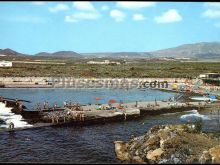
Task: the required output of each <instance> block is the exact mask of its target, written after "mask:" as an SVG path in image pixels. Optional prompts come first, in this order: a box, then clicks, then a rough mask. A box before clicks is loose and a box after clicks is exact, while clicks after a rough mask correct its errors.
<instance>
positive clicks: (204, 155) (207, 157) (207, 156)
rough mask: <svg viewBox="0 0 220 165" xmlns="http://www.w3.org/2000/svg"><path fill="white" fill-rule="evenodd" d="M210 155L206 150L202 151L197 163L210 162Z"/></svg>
mask: <svg viewBox="0 0 220 165" xmlns="http://www.w3.org/2000/svg"><path fill="white" fill-rule="evenodd" d="M211 159H212V158H211V155H210V154H209V152H208V151H203V153H202V156H201V157H200V158H199V163H201V164H207V163H211Z"/></svg>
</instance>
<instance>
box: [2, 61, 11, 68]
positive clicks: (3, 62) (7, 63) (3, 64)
mask: <svg viewBox="0 0 220 165" xmlns="http://www.w3.org/2000/svg"><path fill="white" fill-rule="evenodd" d="M0 67H12V62H11V61H0Z"/></svg>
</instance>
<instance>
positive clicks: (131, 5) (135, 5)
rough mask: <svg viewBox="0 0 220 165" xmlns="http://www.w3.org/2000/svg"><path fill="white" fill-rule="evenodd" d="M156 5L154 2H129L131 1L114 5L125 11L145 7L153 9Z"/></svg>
mask: <svg viewBox="0 0 220 165" xmlns="http://www.w3.org/2000/svg"><path fill="white" fill-rule="evenodd" d="M155 5H156V2H131V1H118V2H117V3H116V6H117V7H120V8H126V9H134V10H135V9H141V8H145V7H153V6H155Z"/></svg>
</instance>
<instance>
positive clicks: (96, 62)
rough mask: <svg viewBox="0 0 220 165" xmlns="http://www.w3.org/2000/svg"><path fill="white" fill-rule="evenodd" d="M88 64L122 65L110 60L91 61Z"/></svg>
mask: <svg viewBox="0 0 220 165" xmlns="http://www.w3.org/2000/svg"><path fill="white" fill-rule="evenodd" d="M87 64H106V65H108V64H117V65H119V64H121V63H120V62H114V61H109V60H104V61H89V62H87Z"/></svg>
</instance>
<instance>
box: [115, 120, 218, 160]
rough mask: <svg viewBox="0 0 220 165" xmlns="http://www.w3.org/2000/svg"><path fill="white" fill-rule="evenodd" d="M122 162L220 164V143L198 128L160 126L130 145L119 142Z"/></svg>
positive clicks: (118, 147)
mask: <svg viewBox="0 0 220 165" xmlns="http://www.w3.org/2000/svg"><path fill="white" fill-rule="evenodd" d="M114 143H115V152H116V156H117V158H118V159H119V160H121V161H125V162H129V163H159V164H161V163H174V164H179V163H220V141H218V139H217V138H215V137H211V136H208V135H207V134H204V133H197V131H196V130H195V127H194V125H187V124H185V125H160V126H154V127H152V128H151V129H150V130H149V131H148V132H147V133H146V134H145V135H143V136H140V137H135V138H133V139H131V140H130V141H129V142H128V143H125V142H123V141H115V142H114Z"/></svg>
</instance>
